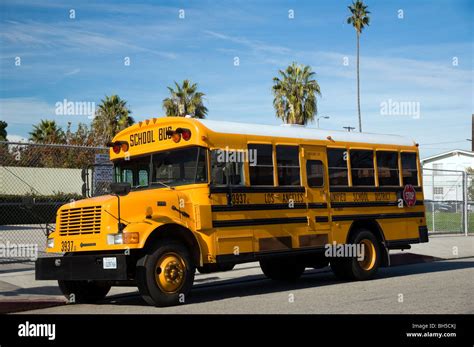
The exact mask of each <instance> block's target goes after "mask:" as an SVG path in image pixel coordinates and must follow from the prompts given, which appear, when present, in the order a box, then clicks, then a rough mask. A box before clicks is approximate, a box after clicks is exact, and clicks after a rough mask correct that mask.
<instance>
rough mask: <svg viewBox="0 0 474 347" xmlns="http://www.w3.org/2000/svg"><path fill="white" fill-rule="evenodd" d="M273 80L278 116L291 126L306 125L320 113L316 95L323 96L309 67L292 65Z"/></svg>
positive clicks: (274, 103)
mask: <svg viewBox="0 0 474 347" xmlns="http://www.w3.org/2000/svg"><path fill="white" fill-rule="evenodd" d="M279 74H280V77H274V78H273V87H272V91H273V95H274V99H273V106H274V107H275V111H276V116H277V117H278V118H280V119H282V120H283V121H284V122H285V123H289V124H302V125H305V124H307V123H308V122H310V121H313V120H314V117H315V116H316V115H317V113H318V107H317V101H316V95H321V89H320V88H319V84H318V82H317V81H316V80H315V79H314V76H315V73H314V72H312V71H311V67H309V66H307V65H298V64H296V63H292V64H291V65H289V66H288V67H287V68H286V70H285V71H282V70H280V71H279Z"/></svg>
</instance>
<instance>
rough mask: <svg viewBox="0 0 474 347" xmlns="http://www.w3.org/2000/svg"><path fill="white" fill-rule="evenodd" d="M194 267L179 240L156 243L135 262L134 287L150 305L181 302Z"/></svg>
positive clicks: (189, 287)
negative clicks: (161, 243)
mask: <svg viewBox="0 0 474 347" xmlns="http://www.w3.org/2000/svg"><path fill="white" fill-rule="evenodd" d="M194 272H195V266H194V264H193V262H192V261H191V256H190V254H189V251H188V249H187V248H186V247H185V246H183V245H182V244H180V243H176V242H171V243H168V244H163V245H158V246H156V247H154V248H153V249H151V250H150V251H149V252H148V254H147V255H145V256H144V257H143V258H141V259H140V260H139V261H138V263H137V286H138V290H139V292H140V294H141V296H142V298H143V299H144V300H145V301H146V302H147V303H148V304H150V305H154V306H159V307H165V306H173V305H177V304H179V303H185V301H186V299H187V296H188V294H189V292H190V291H191V287H192V285H193V282H194Z"/></svg>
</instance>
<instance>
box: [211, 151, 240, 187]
mask: <svg viewBox="0 0 474 347" xmlns="http://www.w3.org/2000/svg"><path fill="white" fill-rule="evenodd" d="M219 150H221V151H223V152H230V151H233V152H239V153H244V154H243V155H244V156H245V158H246V159H245V160H244V161H243V162H234V164H237V163H238V164H241V170H242V179H241V184H226V183H215V182H213V181H212V175H213V173H212V153H213V152H214V151H219ZM208 158H209V159H208V162H209V165H208V172H209V177H208V181H209V185H210V186H212V187H227V186H231V187H245V186H246V185H247V173H246V168H245V167H246V165H245V164H246V163H248V152H247V150H246V149H233V150H227V149H225V148H221V147H215V148H208Z"/></svg>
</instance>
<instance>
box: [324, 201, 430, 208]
mask: <svg viewBox="0 0 474 347" xmlns="http://www.w3.org/2000/svg"><path fill="white" fill-rule="evenodd" d="M415 205H417V206H420V205H423V201H422V200H419V201H417V202H416V204H415ZM382 206H398V201H364V202H354V201H348V202H332V203H331V207H333V208H343V207H382Z"/></svg>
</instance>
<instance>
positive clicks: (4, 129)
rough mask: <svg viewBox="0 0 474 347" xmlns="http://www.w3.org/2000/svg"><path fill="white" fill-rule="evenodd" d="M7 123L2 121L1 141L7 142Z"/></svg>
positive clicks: (0, 124)
mask: <svg viewBox="0 0 474 347" xmlns="http://www.w3.org/2000/svg"><path fill="white" fill-rule="evenodd" d="M7 126H8V124H7V122H5V121H3V120H0V141H6V140H7Z"/></svg>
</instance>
